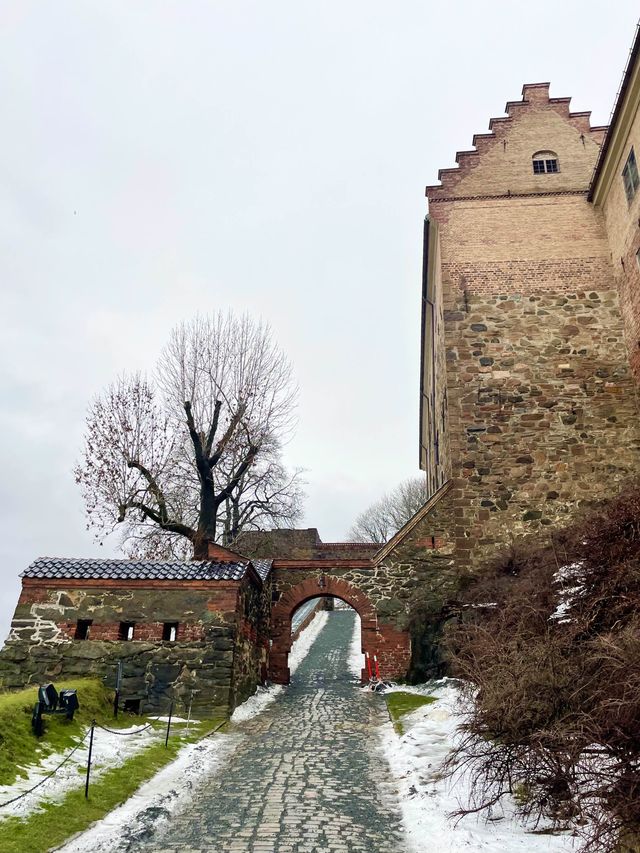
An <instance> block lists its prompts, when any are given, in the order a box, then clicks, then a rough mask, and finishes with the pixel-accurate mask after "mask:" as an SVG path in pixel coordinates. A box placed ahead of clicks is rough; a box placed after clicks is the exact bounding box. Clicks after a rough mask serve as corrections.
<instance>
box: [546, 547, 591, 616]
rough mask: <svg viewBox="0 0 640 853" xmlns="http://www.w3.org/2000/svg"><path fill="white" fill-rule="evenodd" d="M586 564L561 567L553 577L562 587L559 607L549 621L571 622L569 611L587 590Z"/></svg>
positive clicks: (580, 563) (579, 563)
mask: <svg viewBox="0 0 640 853" xmlns="http://www.w3.org/2000/svg"><path fill="white" fill-rule="evenodd" d="M583 566H584V563H582V562H578V563H570V564H569V565H568V566H561V567H560V568H559V569H558V571H557V572H555V573H554V575H553V580H554V583H556V584H557V585H558V586H559V587H560V592H559V595H558V599H559V601H558V605H557V607H556V609H555V610H554V611H553V613H552V614H551V616H549V621H550V622H551V621H554V622H558V623H559V624H562V623H563V622H570V621H571V619H570V618H569V616H568V613H569V610H571V607H572V606H573V605H574V604H575V603H576V601H577V600H578V599H579V598H580V596H581V595H582V593H583V592H584V590H585V587H584V577H583V572H582V569H583Z"/></svg>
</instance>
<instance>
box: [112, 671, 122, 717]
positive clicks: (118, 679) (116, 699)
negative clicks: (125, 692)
mask: <svg viewBox="0 0 640 853" xmlns="http://www.w3.org/2000/svg"><path fill="white" fill-rule="evenodd" d="M121 682H122V661H121V660H119V661H118V663H117V664H116V695H115V696H114V697H113V716H114V717H115V718H116V719H118V705H119V704H120V684H121Z"/></svg>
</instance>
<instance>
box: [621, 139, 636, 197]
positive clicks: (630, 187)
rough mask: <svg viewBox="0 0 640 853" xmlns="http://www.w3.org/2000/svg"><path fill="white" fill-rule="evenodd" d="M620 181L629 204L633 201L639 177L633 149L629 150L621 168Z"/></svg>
mask: <svg viewBox="0 0 640 853" xmlns="http://www.w3.org/2000/svg"><path fill="white" fill-rule="evenodd" d="M622 181H623V183H624V191H625V193H626V196H627V201H628V202H629V204H631V202H632V201H633V197H634V196H635V194H636V190H637V189H638V186H640V177H639V176H638V165H637V163H636V155H635V152H634V150H633V148H632V149H631V151H630V152H629V156H628V157H627V162H626V163H625V166H624V169H623V170H622Z"/></svg>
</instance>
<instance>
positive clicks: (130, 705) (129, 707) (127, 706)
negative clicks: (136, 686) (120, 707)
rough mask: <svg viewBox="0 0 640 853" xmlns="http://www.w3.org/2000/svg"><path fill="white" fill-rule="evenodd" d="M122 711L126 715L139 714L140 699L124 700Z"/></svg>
mask: <svg viewBox="0 0 640 853" xmlns="http://www.w3.org/2000/svg"><path fill="white" fill-rule="evenodd" d="M124 710H125V712H126V713H128V714H139V713H140V699H125V700H124Z"/></svg>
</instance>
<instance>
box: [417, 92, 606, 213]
mask: <svg viewBox="0 0 640 853" xmlns="http://www.w3.org/2000/svg"><path fill="white" fill-rule="evenodd" d="M549 87H550V83H548V82H545V83H525V84H524V86H523V87H522V98H521V100H519V101H507V103H506V105H505V112H506V115H505V116H497V117H494V118H492V119H490V120H489V133H476V134H474V136H473V139H472V144H473V146H474V148H473V149H469V150H466V151H458V152H457V153H456V163H457V164H458V165H457V166H453V167H450V168H445V169H439V171H438V180H439V181H440V183H439V184H429V185H427V187H426V188H425V195H426V196H427V198H428V199H429V200H438V199H444V198H447V197H448V196H450V195H451V194H452V192H453V190H454V189H455V187H456V186H457V184H458V183H459V181H460V180H462V178H464V177H466V176H467V175H468V174H469V172H470V171H471V170H472V169H473V168H474V167H475V166H477V165H478V162H479V158H480V157H481V156H482V154H483V153H484V152H485V151H487V150H488V149H489V148H491V147H492V146H493V145H494V144H495V143H496V142H498V141H500V140H503V139H505V137H506V136H507V134H508V132H509V131H510V130H511V128H512V127H513V122H514V120H515V119H518V118H519V117H520V116H522V115H523V114H525V113H526V112H528V111H533V110H537V109H540V108H551V109H552V110H554V111H555V112H557V113H558V115H560V116H561V117H562V118H564V119H565V120H566V121H567V122H568V123H569V124H570V125H572V126H573V127H574V128H575V129H576V130H577V131H579V132H580V133H581V134H589V135H591V134H593V135H594V138H595V140H596V141H597V142H601V141H602V138H603V137H604V134H605V132H606V130H607V128H606V126H593V127H592V126H591V123H590V116H591V110H587V111H580V112H571V110H570V109H569V104H570V103H571V98H570V97H563V98H551V97H550V96H549Z"/></svg>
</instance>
